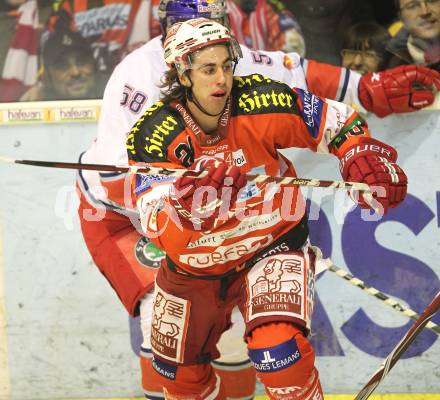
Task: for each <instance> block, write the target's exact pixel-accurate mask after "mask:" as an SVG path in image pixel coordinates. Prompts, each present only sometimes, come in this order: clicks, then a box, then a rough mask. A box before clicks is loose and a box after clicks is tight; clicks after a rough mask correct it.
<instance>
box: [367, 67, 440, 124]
mask: <svg viewBox="0 0 440 400" xmlns="http://www.w3.org/2000/svg"><path fill="white" fill-rule="evenodd" d="M435 89H437V90H440V73H439V72H437V71H435V70H433V69H429V68H426V67H422V66H420V65H402V66H400V67H396V68H391V69H387V70H385V71H382V72H372V73H368V74H365V75H364V76H363V77H362V78H361V80H360V81H359V100H360V101H361V103H362V105H363V106H364V108H365V109H366V110H367V111H371V112H373V113H374V114H376V115H377V116H378V117H386V116H387V115H389V114H392V113H406V112H411V111H417V110H420V109H421V108H423V107H427V106H429V105H431V104H432V103H433V102H434V100H435V93H434V92H435Z"/></svg>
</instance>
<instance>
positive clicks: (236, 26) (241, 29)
mask: <svg viewBox="0 0 440 400" xmlns="http://www.w3.org/2000/svg"><path fill="white" fill-rule="evenodd" d="M226 5H227V10H228V16H229V22H230V24H231V30H232V33H233V34H234V35H235V37H236V38H237V40H238V41H239V42H240V43H241V44H244V45H246V46H247V47H249V48H251V49H254V50H257V49H259V50H272V51H275V50H282V51H285V52H296V53H299V54H300V55H302V56H304V54H305V44H304V39H303V36H302V33H301V28H300V26H299V24H298V23H297V21H296V20H295V18H294V17H293V15H292V14H291V13H290V12H289V10H288V9H287V8H286V7H285V6H284V4H283V3H282V2H281V1H279V0H227V1H226Z"/></svg>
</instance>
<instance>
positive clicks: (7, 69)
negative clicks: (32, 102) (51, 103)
mask: <svg viewBox="0 0 440 400" xmlns="http://www.w3.org/2000/svg"><path fill="white" fill-rule="evenodd" d="M49 10H50V6H49V5H48V4H44V5H39V4H37V1H36V0H3V1H1V2H0V37H1V40H0V74H1V77H0V101H8V102H9V101H17V100H18V99H19V97H20V96H21V95H22V94H23V93H24V92H25V91H26V90H27V89H28V88H29V87H30V86H31V85H33V84H34V83H35V82H36V80H37V72H38V61H37V55H38V49H39V37H40V32H41V29H40V21H43V20H45V17H47V15H48V13H49Z"/></svg>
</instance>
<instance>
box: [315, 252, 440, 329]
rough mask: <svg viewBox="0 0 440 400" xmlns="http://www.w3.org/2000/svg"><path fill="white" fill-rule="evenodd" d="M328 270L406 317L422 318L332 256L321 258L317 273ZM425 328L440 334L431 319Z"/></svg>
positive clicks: (439, 327) (438, 327)
mask: <svg viewBox="0 0 440 400" xmlns="http://www.w3.org/2000/svg"><path fill="white" fill-rule="evenodd" d="M326 270H329V271H331V272H333V273H334V274H336V276H339V277H340V278H342V279H344V280H345V281H347V282H348V283H350V284H352V285H353V286H356V287H357V288H359V289H361V290H363V291H364V292H366V293H368V294H369V295H370V296H373V297H375V298H376V299H378V300H380V301H381V302H383V303H384V304H385V305H387V306H389V307H391V308H392V309H394V310H396V311H397V312H399V313H401V314H403V315H405V316H406V317H408V318H411V319H412V320H414V321H416V320H417V319H419V318H420V314H418V313H416V312H415V311H414V310H412V309H411V308H409V307H405V306H404V305H402V304H400V303H399V302H397V301H396V300H394V299H393V298H391V297H389V296H387V295H386V294H385V293H383V292H381V291H379V290H378V289H376V288H374V287H372V286H368V285H367V284H366V283H365V282H364V281H362V280H360V279H359V278H356V277H355V276H353V275H352V274H350V273H349V272H348V271H346V270H344V269H342V268H340V267H338V266H336V265H335V264H333V261H332V260H330V258H326V259H321V260H319V262H318V264H317V270H316V274H319V273H321V272H324V271H326ZM425 328H426V329H429V330H431V331H433V332H435V333H436V334H437V335H439V336H440V326H438V325H437V324H435V323H434V322H432V321H429V322H428V323H427V324H426V326H425Z"/></svg>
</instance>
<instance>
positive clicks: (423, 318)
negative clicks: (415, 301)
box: [354, 292, 440, 400]
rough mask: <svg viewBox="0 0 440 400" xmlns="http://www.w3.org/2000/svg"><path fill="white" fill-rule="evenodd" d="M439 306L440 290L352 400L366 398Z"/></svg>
mask: <svg viewBox="0 0 440 400" xmlns="http://www.w3.org/2000/svg"><path fill="white" fill-rule="evenodd" d="M439 308H440V292H438V293H437V295H436V296H435V298H434V300H433V301H432V302H431V304H429V306H428V307H426V308H425V311H423V313H422V314H421V315H420V318H419V319H418V320H417V321H416V322H415V323H414V324H413V326H412V327H411V328H410V329H409V330H408V332H407V333H406V334H405V335H404V336H403V338H402V339H401V340H400V342H399V343H398V344H397V346H396V347H395V348H394V349H393V350H392V351H391V353H390V354H389V355H388V357H387V358H386V359H385V360H384V362H383V363H382V365H381V366H380V367H379V369H378V370H377V371H376V372H375V373H374V374H373V376H372V377H371V378H370V380H369V381H368V382H367V383H366V384H365V386H364V387H363V388H362V389H361V391H360V392H359V393H358V394H357V396H356V397H355V399H354V400H366V399H368V398H369V397H370V395H371V394H372V393H373V392H374V390H375V389H376V388H377V386H379V384H380V383H381V382H382V380H383V379H384V378H385V376H387V375H388V373H389V372H390V371H391V369H392V368H393V366H394V365H395V364H396V362H397V361H398V360H399V359H400V357H401V356H402V354H403V353H404V352H405V350H406V349H407V348H408V347H409V346H410V345H411V343H412V342H413V341H414V339H415V338H416V337H417V336H418V335H419V334H420V332H422V330H423V327H424V326H425V325H426V324H427V323H428V322H429V320H430V319H431V318H432V317H433V316H434V314H435V313H436V312H437V311H438V309H439Z"/></svg>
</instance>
